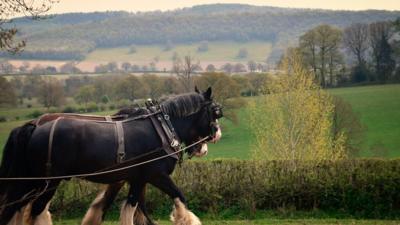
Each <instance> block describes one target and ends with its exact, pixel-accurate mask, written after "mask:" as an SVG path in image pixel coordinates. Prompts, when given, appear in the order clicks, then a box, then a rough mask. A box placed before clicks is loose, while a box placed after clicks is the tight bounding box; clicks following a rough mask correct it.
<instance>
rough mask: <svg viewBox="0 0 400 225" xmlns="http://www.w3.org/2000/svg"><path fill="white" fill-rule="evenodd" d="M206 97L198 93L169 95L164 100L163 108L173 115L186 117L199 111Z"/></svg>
mask: <svg viewBox="0 0 400 225" xmlns="http://www.w3.org/2000/svg"><path fill="white" fill-rule="evenodd" d="M203 102H204V97H203V95H201V94H198V93H194V92H193V93H186V94H180V95H175V96H169V97H167V98H166V99H164V100H162V102H161V104H160V106H161V109H162V110H163V111H164V112H165V113H167V114H168V115H170V116H172V117H185V116H189V115H191V114H193V113H196V112H198V111H199V110H200V109H201V107H202V106H203Z"/></svg>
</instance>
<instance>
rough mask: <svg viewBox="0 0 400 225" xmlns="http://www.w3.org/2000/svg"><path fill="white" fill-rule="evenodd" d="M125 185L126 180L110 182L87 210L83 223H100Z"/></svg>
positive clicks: (96, 224)
mask: <svg viewBox="0 0 400 225" xmlns="http://www.w3.org/2000/svg"><path fill="white" fill-rule="evenodd" d="M123 186H124V182H119V183H114V184H109V185H108V186H107V188H106V190H103V191H101V192H100V193H99V194H98V195H97V197H96V199H95V200H94V201H93V202H92V204H91V205H90V208H89V209H88V211H87V212H86V214H85V217H84V218H83V220H82V225H100V224H101V223H102V221H103V220H104V216H105V213H106V211H107V210H108V209H109V208H110V206H111V204H112V202H113V201H114V199H115V197H116V196H117V194H118V192H119V191H120V190H121V188H122V187H123Z"/></svg>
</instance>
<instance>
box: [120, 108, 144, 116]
mask: <svg viewBox="0 0 400 225" xmlns="http://www.w3.org/2000/svg"><path fill="white" fill-rule="evenodd" d="M146 113H147V110H146V109H145V108H140V107H139V106H130V107H126V108H122V109H120V110H119V111H118V112H116V113H115V114H114V115H113V116H119V115H128V117H132V116H140V115H144V114H146Z"/></svg>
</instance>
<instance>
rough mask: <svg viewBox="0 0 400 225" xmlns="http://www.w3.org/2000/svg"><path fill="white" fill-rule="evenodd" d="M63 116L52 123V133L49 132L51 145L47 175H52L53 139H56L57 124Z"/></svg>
mask: <svg viewBox="0 0 400 225" xmlns="http://www.w3.org/2000/svg"><path fill="white" fill-rule="evenodd" d="M62 118H63V117H58V118H57V119H56V120H55V121H54V123H53V124H52V125H51V128H50V134H49V145H48V150H47V163H46V175H47V176H50V175H51V155H52V148H53V140H54V132H55V130H56V125H57V123H58V121H60V119H62Z"/></svg>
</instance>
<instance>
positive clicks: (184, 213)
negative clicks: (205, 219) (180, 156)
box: [150, 174, 201, 225]
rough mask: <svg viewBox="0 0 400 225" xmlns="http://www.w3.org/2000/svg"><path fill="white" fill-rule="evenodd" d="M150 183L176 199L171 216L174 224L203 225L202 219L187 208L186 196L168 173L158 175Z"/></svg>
mask: <svg viewBox="0 0 400 225" xmlns="http://www.w3.org/2000/svg"><path fill="white" fill-rule="evenodd" d="M150 183H151V184H153V185H154V186H156V187H157V188H158V189H160V190H161V191H163V192H164V193H166V194H167V195H169V196H170V197H171V198H172V199H173V200H174V210H173V211H172V213H171V216H170V218H171V221H172V222H173V224H174V225H201V222H200V219H199V218H198V217H197V216H196V215H194V213H192V212H191V211H190V210H188V209H187V207H186V200H185V197H184V196H183V194H182V192H181V191H180V190H179V188H178V187H177V186H176V185H175V183H174V182H173V181H172V179H171V178H170V177H169V176H168V175H166V174H163V175H161V176H157V177H156V178H155V179H152V180H151V181H150Z"/></svg>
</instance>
